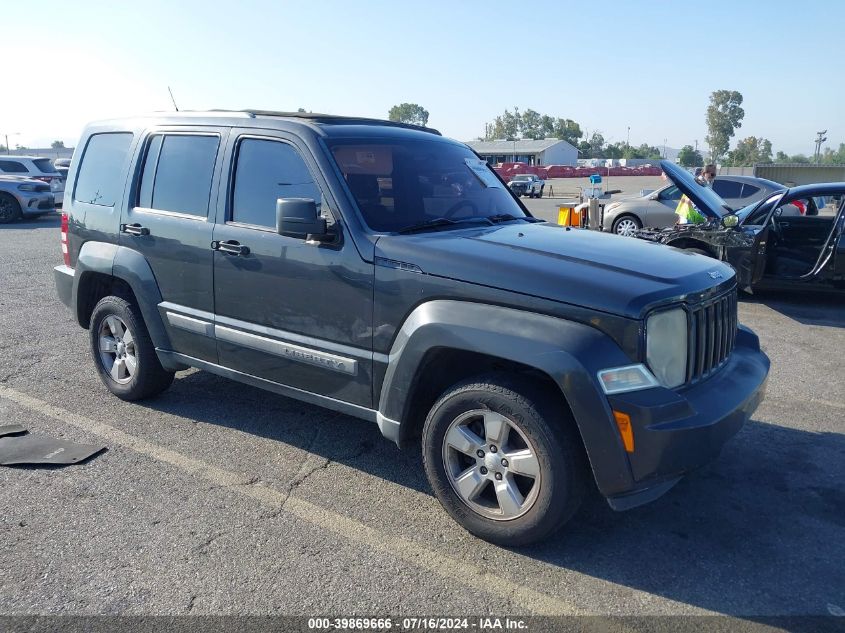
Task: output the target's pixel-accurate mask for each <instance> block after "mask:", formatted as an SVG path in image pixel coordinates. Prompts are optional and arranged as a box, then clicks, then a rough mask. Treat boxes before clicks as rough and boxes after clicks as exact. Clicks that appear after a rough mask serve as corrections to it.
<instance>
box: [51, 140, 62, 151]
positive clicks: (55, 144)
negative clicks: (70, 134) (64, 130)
mask: <svg viewBox="0 0 845 633" xmlns="http://www.w3.org/2000/svg"><path fill="white" fill-rule="evenodd" d="M50 147H52V148H53V149H64V148H65V142H64V141H53V142H52V143H50Z"/></svg>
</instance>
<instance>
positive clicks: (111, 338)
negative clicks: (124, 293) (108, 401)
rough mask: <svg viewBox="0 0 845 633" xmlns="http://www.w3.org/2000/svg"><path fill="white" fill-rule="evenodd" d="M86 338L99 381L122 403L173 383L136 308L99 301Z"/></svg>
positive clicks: (119, 301)
mask: <svg viewBox="0 0 845 633" xmlns="http://www.w3.org/2000/svg"><path fill="white" fill-rule="evenodd" d="M121 329H122V330H123V333H121ZM89 335H90V336H89V341H90V345H91V355H92V357H93V358H94V365H95V366H96V368H97V373H98V374H99V376H100V380H102V381H103V384H104V385H105V386H106V387H107V388H108V390H109V391H111V392H112V393H113V394H114V395H116V396H117V397H118V398H120V399H121V400H142V399H144V398H149V397H152V396H155V395H158V394H160V393H161V392H162V391H164V390H165V389H167V388H168V387H169V386H170V383H172V382H173V375H174V374H173V372H169V371H166V370H165V369H164V368H163V367H162V366H161V363H160V362H159V360H158V357H157V356H156V352H155V346H154V345H153V342H152V341H151V340H150V335H149V333H148V332H147V327H146V325H144V320H143V319H142V318H141V315H140V313H139V311H138V308H137V306H135V305H134V304H132V303H130V302H129V301H127V300H126V299H123V298H121V297H115V296H108V297H104V298H103V299H100V302H99V303H97V305H96V306H95V307H94V311H93V312H92V314H91V324H90V327H89ZM129 339H131V340H129ZM109 348H111V351H109ZM109 361H111V362H109ZM121 361H122V369H121ZM133 365H134V368H133Z"/></svg>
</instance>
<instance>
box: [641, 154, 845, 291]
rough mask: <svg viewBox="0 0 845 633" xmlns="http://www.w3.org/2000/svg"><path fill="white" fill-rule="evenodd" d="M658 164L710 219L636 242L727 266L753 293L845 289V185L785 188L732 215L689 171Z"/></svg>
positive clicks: (646, 232)
mask: <svg viewBox="0 0 845 633" xmlns="http://www.w3.org/2000/svg"><path fill="white" fill-rule="evenodd" d="M660 165H661V167H662V168H663V171H664V172H665V173H666V175H667V176H668V177H669V178H670V179H671V180H672V181H673V182H674V183H675V184H676V185H677V186H678V188H679V189H680V190H681V191H683V192H684V193H685V194H686V195H687V197H689V199H690V200H692V202H693V204H694V205H695V207H696V208H697V209H698V210H699V211H700V212H701V213H702V214H703V215H704V216H706V218H707V221H706V222H705V223H703V224H683V225H676V226H675V227H673V228H670V229H665V230H662V231H655V230H643V231H640V232H639V233H638V235H637V237H640V238H642V239H647V240H651V241H655V242H660V243H662V244H668V245H670V246H675V247H677V248H682V249H685V250H688V251H693V252H696V253H700V254H704V255H709V256H710V257H714V258H716V259H720V260H722V261H724V262H727V263H729V264H730V265H731V266H733V267H734V269H735V270H736V272H737V278H738V281H739V284H740V287H741V288H743V289H744V290H746V291H747V292H753V290H755V289H759V290H762V289H769V288H778V289H826V290H839V291H845V231H843V229H845V214H843V210H845V183H842V182H840V183H821V184H815V185H802V186H799V187H792V188H785V189H783V190H781V191H778V192H776V193H774V194H772V195H770V196H768V197H767V198H765V199H763V200H761V201H759V202H757V203H754V204H751V205H749V206H747V207H745V208H743V209H740V210H739V211H736V212H734V211H733V210H732V209H730V207H728V206H727V205H726V204H725V202H724V200H722V199H721V198H720V197H719V196H718V195H717V194H716V193H715V192H713V190H712V189H708V188H706V187H703V186H702V185H700V184H699V183H698V182H697V181H696V180H695V179H694V178H693V177H692V176H691V175H690V174H689V173H688V172H687V171H685V170H684V169H681V168H679V167H677V166H676V165H673V164H672V163H669V162H667V161H662V162H661V163H660Z"/></svg>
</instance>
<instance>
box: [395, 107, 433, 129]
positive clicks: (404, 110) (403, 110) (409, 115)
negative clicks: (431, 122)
mask: <svg viewBox="0 0 845 633" xmlns="http://www.w3.org/2000/svg"><path fill="white" fill-rule="evenodd" d="M387 118H388V119H390V120H391V121H399V122H400V123H411V124H412V125H428V110H426V109H425V108H424V107H422V106H421V105H419V104H416V103H400V104H399V105H395V106H393V107H392V108H390V111H389V112H388V113H387Z"/></svg>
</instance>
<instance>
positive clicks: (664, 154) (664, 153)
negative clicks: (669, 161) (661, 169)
mask: <svg viewBox="0 0 845 633" xmlns="http://www.w3.org/2000/svg"><path fill="white" fill-rule="evenodd" d="M667 140H668V139H665V138H664V139H663V160H666V141H667Z"/></svg>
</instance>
